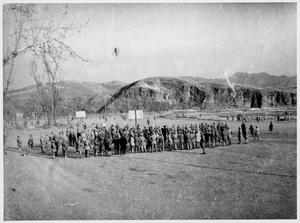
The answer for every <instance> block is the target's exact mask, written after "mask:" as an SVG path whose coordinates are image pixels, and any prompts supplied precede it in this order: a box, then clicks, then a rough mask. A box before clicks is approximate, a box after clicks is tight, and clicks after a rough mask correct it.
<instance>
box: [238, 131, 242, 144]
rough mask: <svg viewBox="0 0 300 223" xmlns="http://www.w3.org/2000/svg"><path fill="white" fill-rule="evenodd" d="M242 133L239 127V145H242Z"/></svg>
mask: <svg viewBox="0 0 300 223" xmlns="http://www.w3.org/2000/svg"><path fill="white" fill-rule="evenodd" d="M241 139H242V132H241V127H238V144H241Z"/></svg>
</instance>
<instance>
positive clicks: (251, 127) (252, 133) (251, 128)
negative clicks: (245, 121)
mask: <svg viewBox="0 0 300 223" xmlns="http://www.w3.org/2000/svg"><path fill="white" fill-rule="evenodd" d="M249 131H250V134H251V136H252V137H253V138H254V127H253V125H250V127H249Z"/></svg>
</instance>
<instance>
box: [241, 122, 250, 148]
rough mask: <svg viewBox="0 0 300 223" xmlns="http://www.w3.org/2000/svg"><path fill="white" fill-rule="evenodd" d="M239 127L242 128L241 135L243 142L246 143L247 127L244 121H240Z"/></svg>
mask: <svg viewBox="0 0 300 223" xmlns="http://www.w3.org/2000/svg"><path fill="white" fill-rule="evenodd" d="M241 129H242V135H243V137H244V139H245V143H246V144H247V143H248V137H247V127H246V124H245V122H243V123H242V125H241Z"/></svg>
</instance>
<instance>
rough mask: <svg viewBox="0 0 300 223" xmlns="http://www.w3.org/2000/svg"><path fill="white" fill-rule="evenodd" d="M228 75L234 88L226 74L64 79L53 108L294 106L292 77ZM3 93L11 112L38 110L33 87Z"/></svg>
mask: <svg viewBox="0 0 300 223" xmlns="http://www.w3.org/2000/svg"><path fill="white" fill-rule="evenodd" d="M229 79H230V81H231V82H232V83H234V91H233V89H231V88H230V87H229V85H228V83H227V81H226V80H225V79H207V78H201V77H190V76H181V77H151V78H145V79H142V80H138V81H135V82H133V83H130V84H127V83H124V82H119V81H113V82H106V83H93V82H76V81H64V82H60V83H59V84H58V86H59V88H60V93H59V98H60V100H59V104H58V113H59V114H61V115H66V114H69V113H74V112H75V111H77V110H85V111H87V112H91V113H95V112H103V111H121V112H127V111H128V109H134V108H136V109H138V108H139V109H143V110H145V111H162V110H169V109H187V108H197V109H215V108H216V109H217V108H232V107H236V108H243V107H253V108H255V107H258V108H259V107H272V106H285V105H296V101H297V96H296V88H297V86H296V76H294V77H287V76H284V75H283V76H272V75H269V74H266V73H258V74H248V73H241V72H240V73H236V74H234V75H233V76H231V77H230V78H229ZM8 96H9V100H10V103H9V106H12V105H13V106H12V107H11V108H10V109H8V110H9V111H10V112H11V113H12V114H14V115H15V112H17V111H19V112H20V111H21V112H23V113H25V114H26V113H27V114H30V112H32V111H38V110H39V109H40V108H39V102H38V101H39V99H38V94H37V90H36V87H35V86H29V87H26V88H22V89H19V90H14V91H10V92H9V95H8Z"/></svg>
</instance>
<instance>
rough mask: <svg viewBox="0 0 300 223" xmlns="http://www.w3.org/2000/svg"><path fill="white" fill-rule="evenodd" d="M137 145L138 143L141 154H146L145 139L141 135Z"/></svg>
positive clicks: (141, 134)
mask: <svg viewBox="0 0 300 223" xmlns="http://www.w3.org/2000/svg"><path fill="white" fill-rule="evenodd" d="M139 143H140V148H141V150H142V152H143V153H146V152H147V150H146V139H145V137H144V135H143V133H140V136H139Z"/></svg>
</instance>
